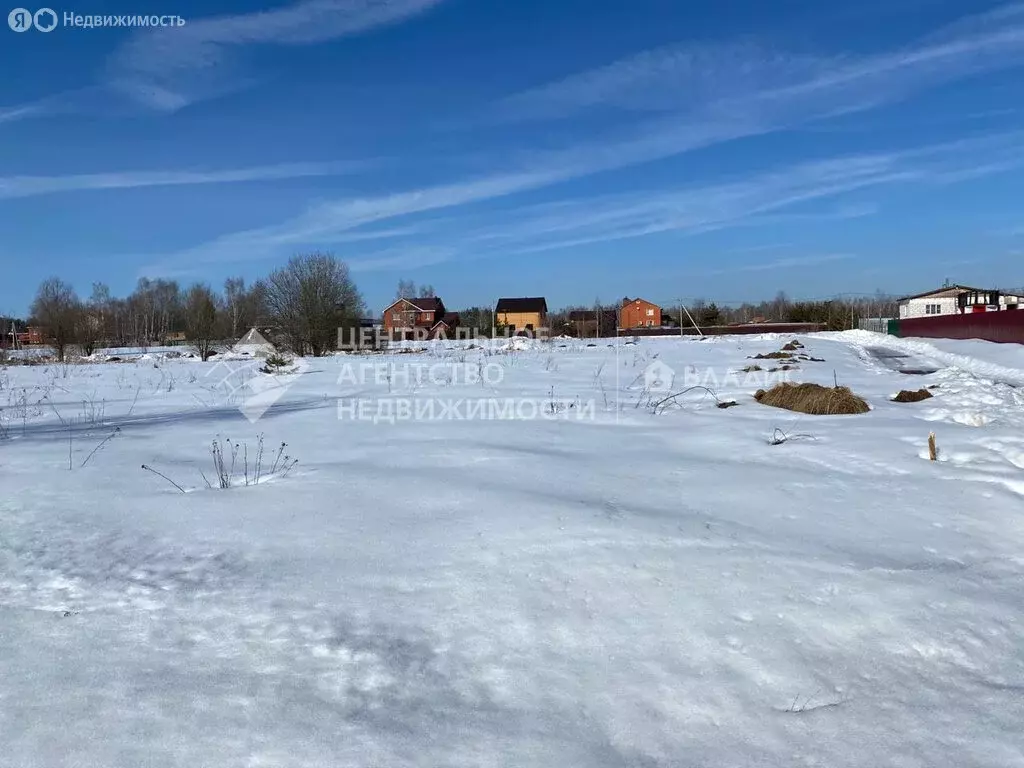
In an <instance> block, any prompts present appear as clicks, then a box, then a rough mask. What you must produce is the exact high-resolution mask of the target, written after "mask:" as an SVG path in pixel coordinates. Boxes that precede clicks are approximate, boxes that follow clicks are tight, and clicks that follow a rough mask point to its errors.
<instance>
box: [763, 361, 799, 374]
mask: <svg viewBox="0 0 1024 768" xmlns="http://www.w3.org/2000/svg"><path fill="white" fill-rule="evenodd" d="M799 370H800V369H799V368H797V367H796V366H795V365H789V363H786V364H785V365H780V366H779V367H778V368H769V369H768V373H777V372H779V371H799Z"/></svg>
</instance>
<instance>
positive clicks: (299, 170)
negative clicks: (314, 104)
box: [0, 162, 368, 199]
mask: <svg viewBox="0 0 1024 768" xmlns="http://www.w3.org/2000/svg"><path fill="white" fill-rule="evenodd" d="M367 165H368V164H367V163H355V162H352V163H286V164H282V165H266V166H256V167H252V168H236V169H227V170H210V171H200V170H185V171H180V170H179V171H123V172H114V173H88V174H77V175H70V176H0V199H5V198H15V197H32V196H35V195H47V194H53V193H57V192H74V191H80V190H100V189H133V188H136V187H166V186H182V185H193V184H227V183H238V182H246V181H270V180H275V179H296V178H303V177H310V176H335V175H341V174H347V173H353V172H356V171H359V170H363V169H365V168H366V167H367Z"/></svg>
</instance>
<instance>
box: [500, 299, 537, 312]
mask: <svg viewBox="0 0 1024 768" xmlns="http://www.w3.org/2000/svg"><path fill="white" fill-rule="evenodd" d="M495 311H496V312H541V313H546V312H547V311H548V303H547V301H545V300H544V297H542V296H541V297H534V298H525V297H524V298H521V299H498V307H497V309H496V310H495Z"/></svg>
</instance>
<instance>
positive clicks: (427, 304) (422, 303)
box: [407, 296, 444, 312]
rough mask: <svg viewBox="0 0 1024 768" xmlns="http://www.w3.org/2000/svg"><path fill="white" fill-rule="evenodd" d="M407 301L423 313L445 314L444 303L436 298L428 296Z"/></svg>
mask: <svg viewBox="0 0 1024 768" xmlns="http://www.w3.org/2000/svg"><path fill="white" fill-rule="evenodd" d="M407 301H408V302H409V303H410V304H412V305H413V306H415V307H416V308H417V309H419V310H421V311H423V312H444V302H443V301H441V300H440V299H439V298H437V297H436V296H427V297H424V298H418V299H407Z"/></svg>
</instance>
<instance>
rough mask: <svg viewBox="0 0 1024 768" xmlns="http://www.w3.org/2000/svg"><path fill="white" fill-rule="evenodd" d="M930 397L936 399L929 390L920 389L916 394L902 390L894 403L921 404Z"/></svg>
mask: <svg viewBox="0 0 1024 768" xmlns="http://www.w3.org/2000/svg"><path fill="white" fill-rule="evenodd" d="M930 397H934V395H933V394H932V393H931V392H929V391H928V390H927V389H919V390H917V391H916V392H914V391H912V390H909V389H901V390H900V391H899V394H897V395H896V396H895V397H894V398H893V399H892V401H893V402H894V403H919V402H921V401H922V400H927V399H928V398H930Z"/></svg>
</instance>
